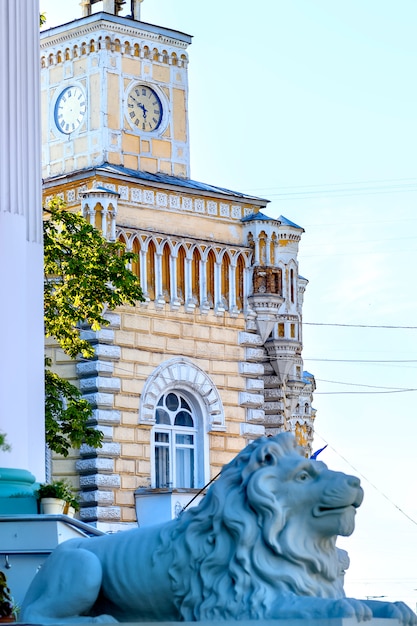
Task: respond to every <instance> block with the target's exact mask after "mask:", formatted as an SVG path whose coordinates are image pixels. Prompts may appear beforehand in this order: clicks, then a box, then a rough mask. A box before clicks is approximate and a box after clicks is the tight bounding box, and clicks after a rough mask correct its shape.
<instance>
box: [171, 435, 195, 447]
mask: <svg viewBox="0 0 417 626" xmlns="http://www.w3.org/2000/svg"><path fill="white" fill-rule="evenodd" d="M175 441H176V443H178V444H180V445H181V444H182V445H186V446H192V445H193V443H194V435H182V434H181V435H176V437H175Z"/></svg>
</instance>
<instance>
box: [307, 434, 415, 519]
mask: <svg viewBox="0 0 417 626" xmlns="http://www.w3.org/2000/svg"><path fill="white" fill-rule="evenodd" d="M314 432H315V434H316V435H317V436H318V437H320V439H322V440H323V441H324V443H325V444H326V445H327V446H328V447H329V448H330V449H331V450H333V452H334V453H335V454H337V456H339V457H340V458H341V459H343V461H344V462H345V463H347V464H348V465H349V467H351V468H352V469H353V471H354V472H356V473H357V474H359V476H360V477H361V478H363V479H364V480H366V482H367V483H368V484H369V485H371V487H372V488H373V489H375V491H377V492H378V493H379V494H380V495H381V496H382V497H383V498H385V500H387V501H388V502H389V503H390V504H391V505H392V506H393V507H394V508H396V509H397V511H399V512H400V513H401V514H402V515H404V517H406V518H407V519H408V520H409V521H410V522H412V523H413V524H414V525H415V526H417V521H416V520H415V519H413V518H412V517H411V516H410V515H408V514H407V513H406V512H405V511H404V510H403V509H402V508H401V507H400V506H398V504H396V503H395V502H393V501H392V500H391V499H390V498H389V497H388V496H387V495H386V494H385V493H384V492H383V491H381V490H380V489H379V488H378V487H377V486H376V485H375V484H374V483H373V482H371V481H370V480H369V478H367V477H366V476H365V475H364V474H363V473H362V472H361V471H360V470H358V469H357V468H356V467H355V466H354V465H352V463H351V462H350V461H348V459H347V458H346V457H344V456H343V454H341V453H340V452H339V451H338V450H336V448H334V447H333V446H332V445H331V444H330V443H329V442H328V441H326V439H325V438H324V437H323V436H322V435H320V433H318V432H317V430H316V429H314Z"/></svg>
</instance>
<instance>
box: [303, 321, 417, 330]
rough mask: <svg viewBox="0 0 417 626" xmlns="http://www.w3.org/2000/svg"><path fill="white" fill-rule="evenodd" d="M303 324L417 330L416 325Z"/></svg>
mask: <svg viewBox="0 0 417 626" xmlns="http://www.w3.org/2000/svg"><path fill="white" fill-rule="evenodd" d="M303 326H340V327H342V328H388V329H394V330H417V326H399V325H394V324H339V323H337V324H336V323H329V322H304V321H303Z"/></svg>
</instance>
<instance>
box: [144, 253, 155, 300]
mask: <svg viewBox="0 0 417 626" xmlns="http://www.w3.org/2000/svg"><path fill="white" fill-rule="evenodd" d="M155 254H156V250H155V244H154V242H153V241H150V242H149V245H148V254H147V255H146V285H147V290H148V297H149V299H150V300H155Z"/></svg>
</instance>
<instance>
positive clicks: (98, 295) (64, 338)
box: [43, 198, 143, 456]
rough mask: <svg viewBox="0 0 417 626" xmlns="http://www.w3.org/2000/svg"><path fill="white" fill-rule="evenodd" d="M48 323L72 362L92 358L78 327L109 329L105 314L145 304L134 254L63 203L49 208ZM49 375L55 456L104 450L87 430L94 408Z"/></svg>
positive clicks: (48, 421)
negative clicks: (84, 446) (132, 267)
mask: <svg viewBox="0 0 417 626" xmlns="http://www.w3.org/2000/svg"><path fill="white" fill-rule="evenodd" d="M45 212H46V213H47V217H48V219H46V220H45V221H44V223H43V236H44V263H45V280H44V320H45V335H46V336H47V337H54V338H55V339H56V341H57V342H58V344H59V345H60V347H61V348H62V349H63V350H64V352H65V353H66V354H68V355H69V356H70V357H71V358H73V359H76V358H77V357H78V356H79V355H82V356H83V357H86V358H91V357H93V356H94V347H93V346H92V345H91V344H90V343H89V342H88V341H87V340H86V339H83V338H82V337H81V334H80V330H81V329H80V326H81V325H85V324H88V325H89V326H90V327H91V328H92V329H93V330H99V329H100V328H101V327H102V326H106V325H108V321H107V320H106V318H105V317H104V315H105V311H106V310H113V309H115V308H116V307H117V306H119V305H121V304H129V305H135V304H136V302H138V301H143V295H142V290H141V288H140V285H139V281H138V278H137V276H136V275H135V274H133V272H131V270H130V269H128V264H129V263H130V262H131V261H133V260H134V259H136V255H135V254H134V253H132V252H127V251H126V249H125V246H124V244H122V243H120V242H109V241H107V240H106V239H105V238H104V237H103V236H102V235H101V233H99V231H98V230H96V229H95V228H94V227H93V226H91V225H90V224H88V223H87V222H86V220H85V219H84V218H83V217H82V216H81V215H80V214H75V213H71V212H70V211H68V210H66V208H65V204H64V203H63V202H62V201H61V200H60V199H59V198H55V199H54V200H52V201H51V202H50V203H49V204H48V206H47V208H46V209H45ZM50 364H51V363H50V361H49V360H46V366H47V367H46V370H45V396H46V398H45V409H46V410H45V425H46V441H47V443H48V445H49V447H50V448H51V449H52V450H54V451H55V452H59V453H60V454H63V455H64V456H67V455H68V451H69V448H70V447H79V446H80V445H81V443H83V442H85V443H87V444H89V445H91V446H94V447H99V446H100V445H101V440H102V433H101V432H100V431H98V430H96V429H94V428H93V427H91V426H90V425H89V420H91V417H92V410H91V406H90V404H89V403H88V402H87V401H86V400H84V399H83V398H82V397H81V394H80V392H79V390H78V389H77V388H76V387H75V386H74V385H72V384H71V383H70V382H68V381H66V380H64V379H62V378H60V377H59V376H58V375H57V374H56V373H54V372H52V371H51V370H50V369H49V366H50Z"/></svg>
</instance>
